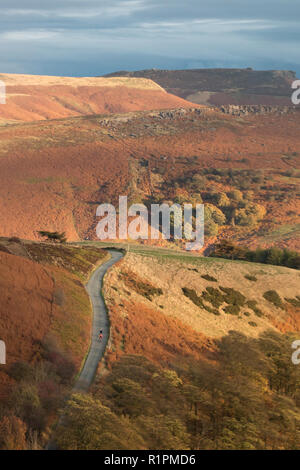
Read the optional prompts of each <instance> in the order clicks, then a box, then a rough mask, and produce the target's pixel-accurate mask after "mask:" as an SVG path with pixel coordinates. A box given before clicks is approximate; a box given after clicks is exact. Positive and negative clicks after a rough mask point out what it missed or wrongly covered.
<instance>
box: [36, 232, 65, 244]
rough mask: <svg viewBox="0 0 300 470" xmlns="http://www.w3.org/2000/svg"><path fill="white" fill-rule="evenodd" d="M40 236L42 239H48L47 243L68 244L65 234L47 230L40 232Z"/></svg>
mask: <svg viewBox="0 0 300 470" xmlns="http://www.w3.org/2000/svg"><path fill="white" fill-rule="evenodd" d="M38 233H39V235H40V236H41V237H42V238H46V240H47V241H50V242H54V243H66V241H67V238H66V234H65V232H61V233H60V232H48V231H45V230H40V231H39V232H38Z"/></svg>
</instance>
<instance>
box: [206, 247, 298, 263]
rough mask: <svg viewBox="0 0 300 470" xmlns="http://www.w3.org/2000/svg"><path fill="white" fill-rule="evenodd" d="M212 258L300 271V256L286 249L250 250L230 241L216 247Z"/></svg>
mask: <svg viewBox="0 0 300 470" xmlns="http://www.w3.org/2000/svg"><path fill="white" fill-rule="evenodd" d="M210 256H212V257H215V258H226V259H239V260H245V261H252V262H254V263H264V264H272V265H275V266H286V267H288V268H293V269H300V254H299V253H298V252H296V251H291V250H288V249H286V248H284V249H281V248H276V247H273V248H266V249H263V248H257V249H256V250H249V249H248V248H246V247H243V246H238V245H235V244H234V243H232V242H231V241H228V240H221V242H220V243H218V244H217V245H215V248H214V251H213V252H212V253H211V254H210Z"/></svg>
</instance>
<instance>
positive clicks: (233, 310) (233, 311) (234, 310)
mask: <svg viewBox="0 0 300 470" xmlns="http://www.w3.org/2000/svg"><path fill="white" fill-rule="evenodd" d="M240 310H241V309H240V307H239V306H238V305H227V307H225V308H224V312H225V313H229V314H230V315H238V314H239V313H240Z"/></svg>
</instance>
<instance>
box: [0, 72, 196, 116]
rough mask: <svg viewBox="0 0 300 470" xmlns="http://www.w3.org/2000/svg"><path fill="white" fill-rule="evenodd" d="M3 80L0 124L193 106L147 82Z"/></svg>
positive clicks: (20, 77) (5, 77)
mask: <svg viewBox="0 0 300 470" xmlns="http://www.w3.org/2000/svg"><path fill="white" fill-rule="evenodd" d="M0 80H1V81H3V82H4V83H5V85H6V105H1V106H0V124H1V123H2V124H3V123H6V122H14V121H38V120H41V119H57V118H63V117H68V116H80V115H86V114H99V113H120V112H128V111H139V110H144V109H161V108H169V107H187V106H190V103H188V102H187V101H185V100H184V99H181V98H179V97H177V96H174V95H171V94H169V93H166V91H165V90H164V89H163V88H161V87H160V86H159V85H157V84H156V83H154V82H152V81H151V80H148V79H144V78H126V77H121V78H88V77H87V78H69V77H46V76H38V75H37V76H33V75H13V74H12V75H11V74H0Z"/></svg>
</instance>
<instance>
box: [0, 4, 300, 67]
mask: <svg viewBox="0 0 300 470" xmlns="http://www.w3.org/2000/svg"><path fill="white" fill-rule="evenodd" d="M0 14H1V23H0V65H1V69H0V72H1V73H27V74H44V75H60V76H63V75H65V76H97V75H103V74H105V73H110V72H115V71H119V70H141V69H146V68H147V69H148V68H162V69H188V68H203V67H230V68H235V67H253V68H254V69H262V70H267V69H286V70H294V71H296V72H297V75H298V76H300V28H299V18H300V1H299V0H251V1H250V0H51V1H48V0H1V4H0Z"/></svg>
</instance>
